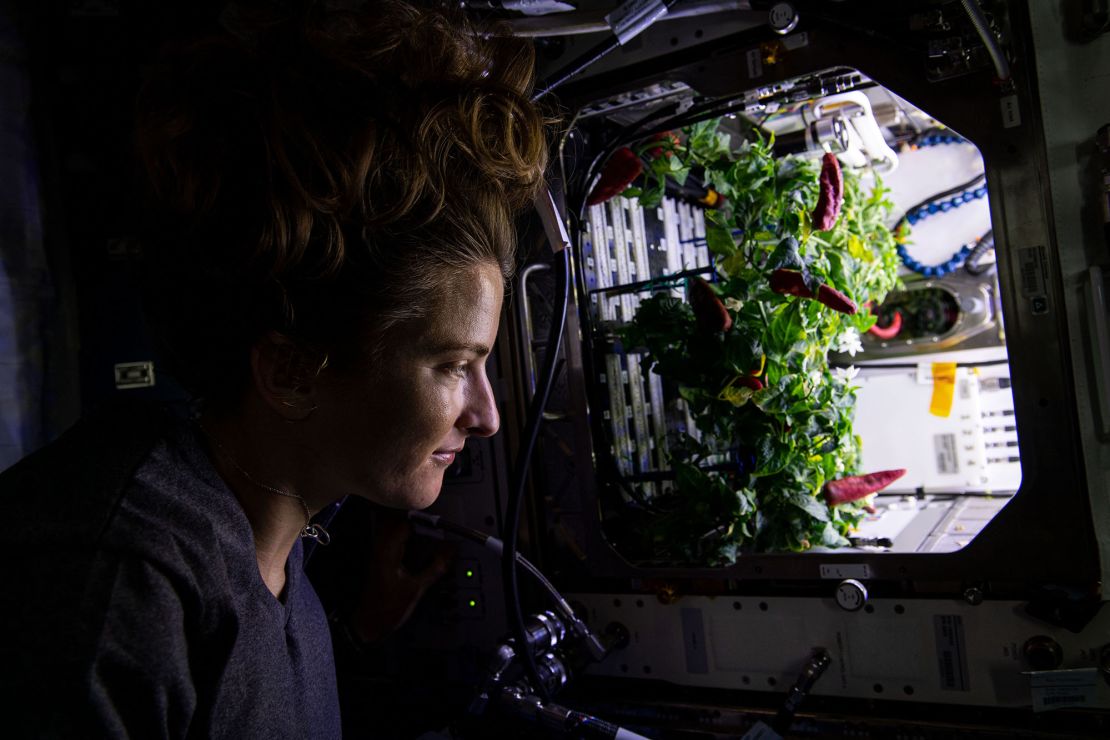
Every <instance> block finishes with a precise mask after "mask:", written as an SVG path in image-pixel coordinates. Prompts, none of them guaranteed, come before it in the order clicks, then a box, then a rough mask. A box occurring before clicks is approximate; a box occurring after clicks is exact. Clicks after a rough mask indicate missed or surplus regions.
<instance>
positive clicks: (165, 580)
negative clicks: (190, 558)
mask: <svg viewBox="0 0 1110 740" xmlns="http://www.w3.org/2000/svg"><path fill="white" fill-rule="evenodd" d="M104 565H105V568H104V570H103V571H102V575H103V577H104V579H105V580H104V581H102V582H104V583H106V585H107V586H108V588H107V591H108V596H107V601H106V605H105V609H104V612H103V621H102V623H101V627H100V630H99V635H98V637H97V639H96V642H95V644H94V646H93V651H92V659H91V661H90V663H89V666H88V673H87V675H86V686H87V691H88V709H89V720H90V722H91V723H92V725H93V727H92V728H90V729H91V730H92V731H93V732H94V733H95V734H96V735H98V736H99V735H103V736H107V737H114V738H124V737H134V738H183V737H185V736H186V735H187V734H189V729H190V725H191V723H192V720H193V715H194V712H195V710H196V706H197V696H196V689H195V686H194V683H193V680H192V675H191V670H190V661H189V658H190V655H189V647H188V627H187V624H186V613H185V612H186V610H185V608H184V606H183V604H182V600H181V597H180V595H179V592H178V590H177V589H176V588H175V587H174V583H173V581H172V580H171V578H169V577H168V576H167V575H166V574H165V573H164V572H163V571H162V570H160V569H159V568H157V567H155V566H154V565H153V564H151V563H150V562H148V561H145V560H142V559H140V558H137V557H122V558H111V559H110V560H109V562H107V563H105V564H104Z"/></svg>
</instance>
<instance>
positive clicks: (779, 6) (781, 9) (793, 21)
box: [767, 3, 798, 36]
mask: <svg viewBox="0 0 1110 740" xmlns="http://www.w3.org/2000/svg"><path fill="white" fill-rule="evenodd" d="M767 23H768V24H769V25H770V26H771V30H772V31H774V32H775V33H777V34H780V35H782V36H785V35H786V34H788V33H790V32H791V31H793V30H794V27H795V26H797V25H798V11H797V10H795V9H794V6H793V5H792V4H791V3H775V4H774V5H772V6H771V10H770V12H769V13H768V14H767Z"/></svg>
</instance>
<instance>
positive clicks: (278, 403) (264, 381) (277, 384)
mask: <svg viewBox="0 0 1110 740" xmlns="http://www.w3.org/2000/svg"><path fill="white" fill-rule="evenodd" d="M310 354H311V353H308V352H305V351H304V350H303V349H302V348H301V347H299V346H298V345H297V344H296V343H295V342H294V341H293V340H291V339H290V338H289V337H287V336H285V335H284V334H280V333H279V332H276V331H270V332H267V333H266V334H265V335H263V336H262V337H261V338H260V339H259V340H258V341H256V342H255V343H254V346H253V347H251V377H252V379H253V381H254V387H255V390H256V391H258V394H259V395H260V396H261V397H262V399H263V400H264V401H265V402H266V405H267V406H269V407H270V408H271V409H273V410H274V411H275V412H276V413H277V414H278V416H280V417H281V418H283V419H285V420H286V421H290V422H293V421H300V420H302V419H307V418H308V416H309V414H311V413H312V412H313V411H315V410H316V401H315V397H316V384H317V382H318V377H317V376H318V375H319V374H320V371H321V370H323V368H324V365H326V364H327V360H326V359H325V360H324V361H323V362H320V361H316V362H315V363H313V361H312V358H311V357H310V356H309V355H310Z"/></svg>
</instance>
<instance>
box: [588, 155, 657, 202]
mask: <svg viewBox="0 0 1110 740" xmlns="http://www.w3.org/2000/svg"><path fill="white" fill-rule="evenodd" d="M643 171H644V163H643V162H642V161H640V158H639V157H638V156H636V152H634V151H632V150H631V149H629V148H628V147H623V148H621V149H618V150H617V151H615V152H613V156H611V157H609V161H608V162H606V163H605V167H604V169H602V170H601V179H599V180H598V181H597V185H594V189H593V190H591V191H590V195H589V197H588V198H586V205H588V206H596V205H597V204H598V203H604V202H605V201H607V200H609V199H610V198H612V197H613V196H616V195H620V194H621V193H622V192H624V190H625V188H627V187H628V186H629V185H630V184H631V183H632V181H633V180H635V179H636V178H637V177H639V176H640V173H641V172H643Z"/></svg>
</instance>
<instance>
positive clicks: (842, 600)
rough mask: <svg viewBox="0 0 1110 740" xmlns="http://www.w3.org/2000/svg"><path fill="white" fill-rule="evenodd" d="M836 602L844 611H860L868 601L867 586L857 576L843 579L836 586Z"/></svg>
mask: <svg viewBox="0 0 1110 740" xmlns="http://www.w3.org/2000/svg"><path fill="white" fill-rule="evenodd" d="M836 603H837V604H838V605H839V606H840V608H841V609H843V610H844V611H848V612H855V611H859V610H860V609H862V608H863V605H864V604H866V603H867V587H866V586H864V585H863V584H862V583H860V582H859V581H857V580H856V579H855V578H849V579H847V580H844V581H841V582H840V585H838V586H837V587H836Z"/></svg>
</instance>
